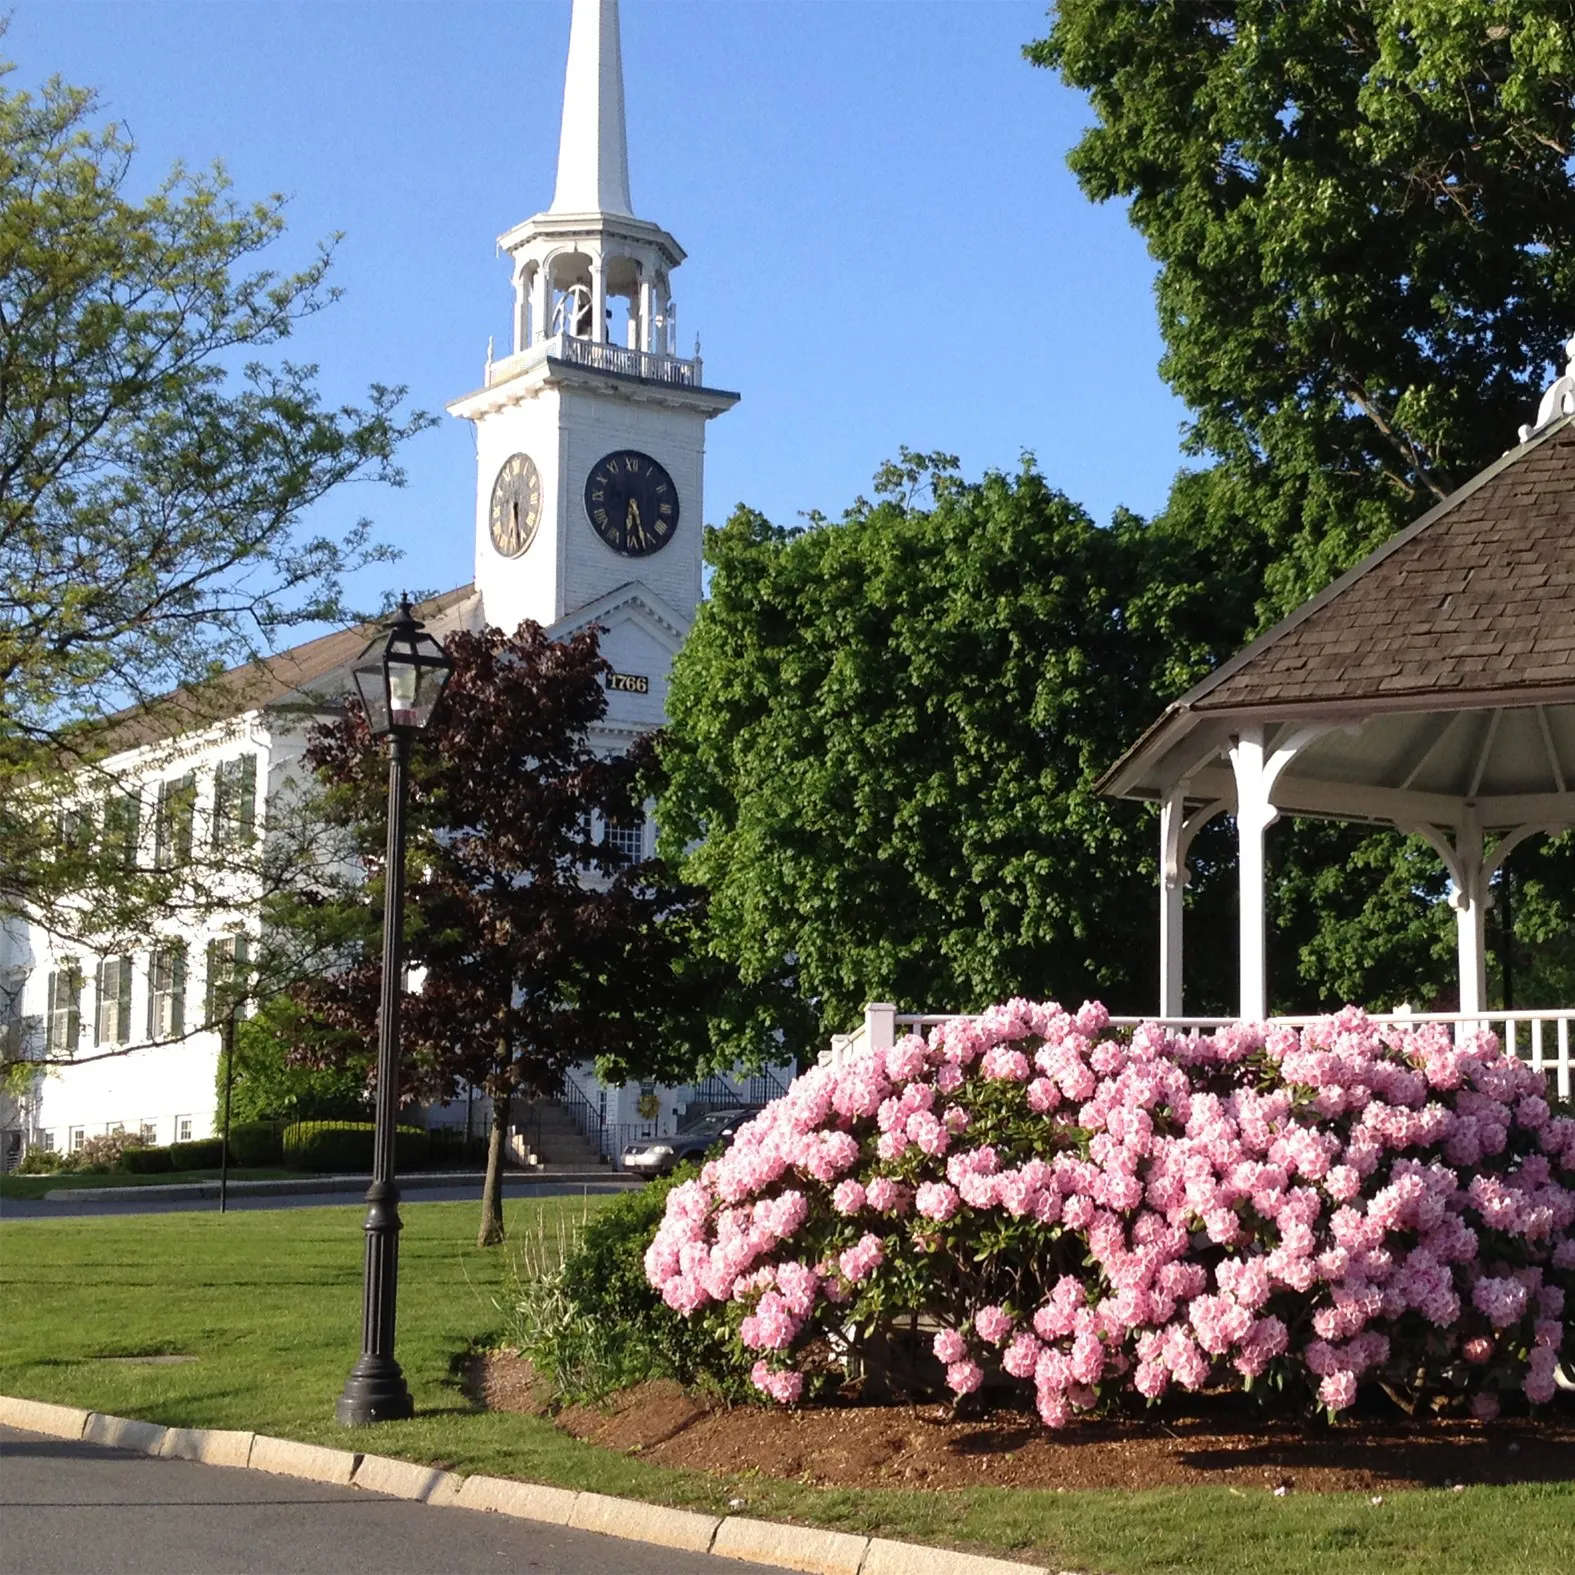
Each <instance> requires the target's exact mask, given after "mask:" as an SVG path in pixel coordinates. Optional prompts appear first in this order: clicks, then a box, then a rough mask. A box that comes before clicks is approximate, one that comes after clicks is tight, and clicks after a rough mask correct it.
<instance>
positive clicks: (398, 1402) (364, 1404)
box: [334, 1356, 416, 1427]
mask: <svg viewBox="0 0 1575 1575" xmlns="http://www.w3.org/2000/svg"><path fill="white" fill-rule="evenodd" d="M415 1414H416V1403H415V1401H414V1400H412V1399H411V1398H410V1391H409V1389H407V1388H406V1387H405V1375H404V1373H403V1372H401V1371H400V1368H399V1363H398V1362H396V1361H395V1360H394V1359H393V1357H391V1356H363V1357H362V1358H361V1360H360V1361H359V1362H357V1363H356V1364H355V1366H354V1367H352V1368H351V1369H350V1376H349V1377H348V1378H347V1379H346V1380H345V1388H344V1393H343V1394H342V1395H340V1396H339V1402H338V1404H337V1405H336V1406H335V1407H334V1415H335V1416H336V1417H338V1419H339V1421H340V1423H341V1424H342V1425H343V1426H345V1427H366V1426H369V1425H370V1424H371V1423H373V1422H404V1421H407V1420H408V1419H409V1418H410V1417H412V1416H414V1415H415Z"/></svg>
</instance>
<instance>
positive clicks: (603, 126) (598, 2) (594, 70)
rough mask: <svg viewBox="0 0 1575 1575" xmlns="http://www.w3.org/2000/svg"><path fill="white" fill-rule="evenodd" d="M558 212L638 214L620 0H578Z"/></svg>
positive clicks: (561, 148) (566, 97) (566, 83)
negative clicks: (632, 197) (621, 44)
mask: <svg viewBox="0 0 1575 1575" xmlns="http://www.w3.org/2000/svg"><path fill="white" fill-rule="evenodd" d="M549 212H552V213H614V214H623V215H625V216H626V217H629V218H633V217H634V208H633V205H632V204H631V203H630V201H629V137H628V133H627V132H626V130H625V129H624V118H623V51H622V50H621V48H620V47H619V43H618V0H574V15H573V20H572V21H571V22H570V24H569V69H568V73H567V75H566V76H565V77H564V82H563V130H562V133H561V135H560V137H559V140H558V185H557V189H556V190H555V191H554V192H553V194H552V207H551V209H550V210H549Z"/></svg>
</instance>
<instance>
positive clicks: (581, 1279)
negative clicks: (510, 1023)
mask: <svg viewBox="0 0 1575 1575" xmlns="http://www.w3.org/2000/svg"><path fill="white" fill-rule="evenodd" d="M692 1174H694V1167H692V1166H688V1167H681V1168H680V1169H679V1170H677V1171H676V1172H674V1174H673V1175H671V1176H669V1177H667V1178H666V1179H665V1180H662V1181H656V1182H652V1183H651V1184H650V1185H649V1186H646V1187H642V1188H640V1189H639V1190H638V1191H635V1192H627V1193H625V1194H624V1195H623V1196H622V1197H620V1198H618V1199H616V1200H615V1201H614V1202H612V1203H609V1204H608V1205H607V1206H606V1207H605V1208H604V1209H601V1210H599V1211H598V1212H597V1214H596V1215H595V1216H594V1217H593V1218H591V1219H590V1220H588V1221H587V1222H586V1223H585V1224H584V1226H583V1227H581V1228H580V1230H579V1231H578V1232H576V1234H575V1237H574V1239H573V1240H571V1241H569V1242H568V1243H567V1244H566V1245H565V1247H564V1249H563V1250H562V1251H561V1253H560V1256H561V1260H562V1261H561V1264H558V1263H555V1262H554V1261H553V1259H552V1257H551V1255H550V1254H544V1253H542V1252H540V1251H539V1250H538V1251H537V1252H535V1253H530V1252H527V1253H526V1254H524V1255H523V1257H524V1261H517V1262H516V1263H515V1264H514V1265H513V1270H512V1276H511V1282H510V1284H509V1285H508V1286H507V1287H506V1290H505V1295H506V1299H507V1304H506V1306H505V1311H506V1312H507V1313H508V1314H509V1318H510V1325H509V1335H510V1339H511V1341H512V1343H513V1344H515V1345H516V1346H518V1347H519V1349H520V1350H521V1351H522V1352H523V1353H524V1354H525V1355H526V1356H527V1357H528V1358H529V1359H530V1361H531V1364H532V1366H533V1367H534V1368H535V1369H536V1371H537V1372H538V1373H539V1374H541V1375H542V1376H543V1377H544V1378H548V1379H550V1380H551V1382H552V1383H553V1386H554V1388H555V1390H556V1392H557V1395H558V1397H559V1398H560V1399H563V1400H567V1401H571V1402H578V1401H586V1400H596V1399H600V1398H601V1397H602V1396H603V1395H605V1394H608V1393H610V1392H611V1391H612V1390H614V1389H618V1388H622V1387H624V1386H625V1385H627V1384H632V1383H637V1382H639V1381H641V1380H642V1379H646V1378H675V1379H677V1380H678V1382H680V1383H684V1384H692V1383H697V1382H704V1383H706V1384H707V1385H709V1386H710V1387H713V1388H716V1389H720V1390H721V1391H722V1392H723V1393H726V1394H730V1395H734V1394H736V1395H742V1394H744V1393H745V1391H746V1390H747V1387H748V1364H747V1363H742V1362H741V1361H740V1360H739V1358H738V1355H737V1342H736V1341H731V1342H730V1341H729V1340H728V1339H727V1337H726V1329H725V1327H724V1324H723V1321H722V1319H721V1317H720V1316H706V1317H699V1318H681V1317H680V1316H679V1315H678V1314H677V1313H675V1312H674V1311H673V1310H672V1309H671V1308H670V1307H668V1306H667V1305H666V1303H665V1302H663V1301H662V1299H661V1297H660V1296H659V1295H658V1294H657V1293H656V1291H655V1290H654V1289H653V1288H652V1287H651V1285H650V1283H649V1282H648V1281H647V1279H646V1277H645V1249H646V1248H647V1247H648V1246H650V1244H651V1238H652V1237H653V1236H654V1235H655V1234H656V1227H657V1226H658V1225H659V1224H660V1223H661V1221H662V1216H663V1214H664V1212H665V1210H666V1207H667V1194H668V1193H669V1192H670V1191H671V1190H672V1188H673V1187H674V1186H675V1185H676V1184H677V1183H679V1182H680V1181H684V1180H687V1179H688V1178H689V1177H690V1176H691V1175H692ZM532 1260H534V1261H532Z"/></svg>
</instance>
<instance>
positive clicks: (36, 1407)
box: [0, 1395, 1074, 1575]
mask: <svg viewBox="0 0 1575 1575" xmlns="http://www.w3.org/2000/svg"><path fill="white" fill-rule="evenodd" d="M0 1424H4V1425H5V1426H8V1427H15V1428H19V1429H21V1430H22V1431H23V1432H28V1433H41V1434H44V1435H46V1436H48V1437H54V1438H68V1439H77V1440H80V1441H82V1442H84V1443H93V1444H102V1445H105V1446H107V1447H109V1448H112V1449H127V1450H135V1451H137V1452H139V1453H141V1454H146V1455H155V1456H161V1457H163V1458H164V1459H181V1460H196V1461H201V1462H203V1463H204V1464H207V1465H214V1466H228V1467H231V1468H234V1469H248V1470H252V1471H269V1472H272V1473H274V1474H275V1475H277V1476H291V1477H300V1478H303V1479H305V1480H307V1481H312V1482H326V1483H332V1484H334V1485H336V1486H340V1487H345V1486H352V1487H358V1488H364V1489H365V1490H367V1491H368V1492H373V1493H384V1494H387V1495H388V1496H389V1497H391V1498H403V1499H412V1500H416V1501H419V1502H421V1503H426V1504H439V1505H446V1506H455V1507H458V1508H461V1509H477V1510H487V1511H490V1512H492V1513H494V1514H499V1515H509V1516H512V1517H515V1518H517V1519H521V1520H534V1521H540V1522H544V1523H546V1524H548V1525H554V1526H567V1527H572V1528H573V1529H574V1530H577V1531H594V1532H599V1533H601V1534H602V1535H604V1536H612V1537H621V1538H623V1539H624V1540H626V1541H630V1542H643V1543H646V1544H648V1545H653V1546H658V1547H664V1548H678V1549H681V1550H683V1551H685V1552H690V1553H707V1554H711V1555H713V1556H715V1557H717V1558H725V1559H736V1560H738V1561H739V1562H740V1563H745V1564H770V1565H775V1566H776V1567H778V1568H779V1569H788V1570H802V1571H804V1572H805V1575H1054V1572H1052V1571H1051V1570H1050V1569H1048V1568H1047V1567H1046V1566H1045V1565H1043V1564H1019V1563H1015V1562H1013V1561H1012V1560H1010V1559H998V1558H991V1557H987V1556H984V1555H981V1554H977V1553H957V1552H953V1551H951V1550H950V1549H947V1548H932V1547H926V1546H924V1545H922V1544H919V1543H913V1542H891V1541H888V1540H887V1539H885V1538H884V1537H866V1536H860V1535H858V1534H855V1533H849V1532H845V1531H827V1530H825V1529H823V1528H821V1527H818V1526H789V1525H779V1524H778V1523H777V1522H775V1521H769V1520H754V1519H751V1518H749V1517H747V1516H743V1515H708V1514H704V1513H701V1512H700V1511H697V1510H692V1509H673V1508H671V1507H668V1506H666V1505H662V1504H647V1503H644V1502H643V1501H641V1500H639V1499H628V1498H613V1497H610V1496H609V1495H607V1494H604V1493H591V1492H584V1491H575V1490H574V1489H572V1488H558V1487H549V1486H547V1485H546V1484H544V1483H537V1482H518V1481H515V1480H514V1479H513V1478H509V1477H489V1476H480V1475H478V1476H471V1477H461V1476H458V1475H456V1474H455V1473H453V1472H451V1471H441V1470H438V1469H437V1468H435V1467H432V1466H422V1465H418V1464H416V1463H415V1462H413V1461H409V1460H396V1459H394V1458H393V1457H391V1456H387V1455H369V1454H364V1453H362V1452H361V1451H359V1450H349V1449H330V1448H326V1447H324V1446H323V1445H321V1444H302V1443H297V1442H296V1441H295V1440H293V1439H288V1438H272V1437H270V1436H269V1435H268V1434H266V1433H247V1432H240V1431H235V1430H231V1429H225V1428H203V1427H161V1426H160V1425H159V1424H157V1423H155V1422H140V1421H137V1420H135V1419H134V1418H131V1417H124V1416H111V1415H109V1414H108V1413H107V1412H101V1411H84V1410H80V1409H78V1408H77V1407H75V1406H63V1405H51V1404H48V1403H47V1402H45V1401H42V1400H22V1399H16V1398H13V1397H11V1396H9V1395H0ZM1059 1575H1074V1572H1070V1571H1065V1570H1063V1571H1061V1572H1059Z"/></svg>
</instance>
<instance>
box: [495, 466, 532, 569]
mask: <svg viewBox="0 0 1575 1575" xmlns="http://www.w3.org/2000/svg"><path fill="white" fill-rule="evenodd" d="M539 524H541V477H540V475H539V474H537V471H536V464H535V461H534V460H532V459H531V457H530V455H529V454H510V455H509V457H508V458H507V459H506V460H504V461H503V468H502V469H501V470H499V471H498V479H497V480H496V481H494V482H493V483H492V545H493V546H494V547H496V548H497V549H498V551H499V552H500V553H502V554H503V556H504V557H505V558H517V557H519V555H520V554H521V553H522V552H524V550H525V549H526V548H527V547H528V546H530V544H531V542H532V540H533V539H534V538H535V535H536V527H537V526H538V525H539Z"/></svg>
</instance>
